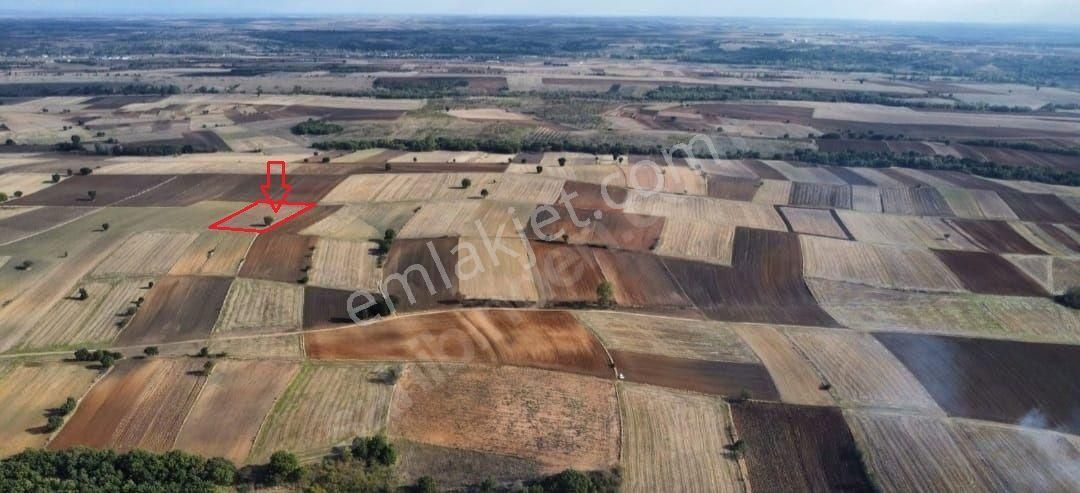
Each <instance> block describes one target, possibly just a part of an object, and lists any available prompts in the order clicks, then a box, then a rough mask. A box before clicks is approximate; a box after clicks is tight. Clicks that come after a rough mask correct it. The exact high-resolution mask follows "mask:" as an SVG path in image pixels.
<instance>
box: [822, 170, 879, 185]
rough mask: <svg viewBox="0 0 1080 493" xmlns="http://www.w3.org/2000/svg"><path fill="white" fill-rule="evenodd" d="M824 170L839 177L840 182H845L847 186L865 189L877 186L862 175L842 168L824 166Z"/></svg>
mask: <svg viewBox="0 0 1080 493" xmlns="http://www.w3.org/2000/svg"><path fill="white" fill-rule="evenodd" d="M824 168H825V169H827V170H829V173H832V174H834V175H836V176H837V177H839V178H840V179H841V180H844V181H845V182H847V184H848V185H862V186H866V187H876V186H877V184H876V183H874V182H872V181H870V180H868V179H866V177H864V176H863V175H860V174H858V173H856V172H854V171H852V170H851V169H849V168H845V167H843V166H825V167H824Z"/></svg>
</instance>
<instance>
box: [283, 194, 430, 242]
mask: <svg viewBox="0 0 1080 493" xmlns="http://www.w3.org/2000/svg"><path fill="white" fill-rule="evenodd" d="M418 207H420V204H419V203H413V202H401V203H394V204H385V203H384V204H351V205H346V206H344V207H342V208H341V209H340V210H338V211H336V212H334V213H333V214H330V215H329V216H328V217H326V218H325V219H323V220H321V221H319V222H316V223H314V224H312V225H311V226H309V227H307V228H305V229H304V230H302V231H301V234H305V235H308V236H318V237H320V238H332V239H339V240H353V241H361V240H370V239H372V238H381V237H382V235H383V233H384V232H385V231H386V230H387V229H393V230H394V231H400V230H401V228H402V227H404V226H405V223H406V222H408V220H409V218H410V217H412V215H413V212H414V211H415V210H416V209H417V208H418Z"/></svg>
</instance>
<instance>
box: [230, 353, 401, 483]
mask: <svg viewBox="0 0 1080 493" xmlns="http://www.w3.org/2000/svg"><path fill="white" fill-rule="evenodd" d="M390 368H397V367H396V366H394V365H385V364H366V365H363V364H351V365H339V364H305V365H304V366H302V367H301V368H300V371H299V373H297V374H296V377H295V378H292V381H291V382H289V384H288V387H287V388H286V389H285V391H284V393H283V394H282V395H281V398H280V399H278V400H277V402H276V403H275V404H274V408H273V410H272V411H271V413H270V415H269V416H267V418H266V421H265V423H264V424H263V426H262V429H261V430H260V431H259V436H258V438H257V439H256V440H255V445H254V446H253V447H252V449H251V454H250V456H249V458H248V462H250V463H254V464H262V463H265V462H266V460H267V459H268V458H269V457H270V454H272V453H274V452H275V451H277V450H290V451H293V452H295V453H297V454H300V455H302V456H304V457H310V456H316V457H319V456H322V455H325V454H326V453H327V452H328V451H329V450H330V448H331V447H333V446H335V445H339V444H342V443H347V442H349V441H351V440H352V439H353V438H355V437H358V436H372V435H375V434H377V433H379V432H380V431H382V430H383V429H384V428H385V427H386V413H387V407H388V406H389V405H390V396H391V394H392V393H393V390H394V386H393V385H388V384H386V383H383V382H382V381H381V379H382V378H383V377H382V375H384V374H385V373H386V372H387V371H388V370H389V369H390Z"/></svg>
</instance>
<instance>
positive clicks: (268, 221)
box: [263, 216, 274, 226]
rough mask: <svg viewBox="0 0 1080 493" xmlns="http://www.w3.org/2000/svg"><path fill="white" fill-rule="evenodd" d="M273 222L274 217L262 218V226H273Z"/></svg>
mask: <svg viewBox="0 0 1080 493" xmlns="http://www.w3.org/2000/svg"><path fill="white" fill-rule="evenodd" d="M273 222H274V217H273V216H263V226H269V225H271V224H273Z"/></svg>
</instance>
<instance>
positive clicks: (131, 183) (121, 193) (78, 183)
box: [10, 169, 257, 207]
mask: <svg viewBox="0 0 1080 493" xmlns="http://www.w3.org/2000/svg"><path fill="white" fill-rule="evenodd" d="M75 172H76V173H78V169H76V170H75ZM171 178H173V177H172V176H168V175H89V176H74V177H71V178H69V179H66V180H64V181H61V182H60V183H57V184H56V185H53V186H51V187H48V188H45V189H43V190H40V191H38V192H35V193H32V194H30V195H27V196H25V197H22V198H20V199H16V200H13V201H11V202H10V204H11V205H78V206H92V207H104V206H107V205H114V203H115V202H117V201H120V200H122V199H125V198H127V197H130V196H132V195H135V194H137V193H139V192H142V191H144V190H147V189H150V188H153V187H154V186H156V185H160V184H162V183H165V182H166V181H168V180H169V179H171ZM91 190H93V191H95V192H97V195H96V196H95V198H94V200H90V196H89V195H88V192H89V191H91ZM256 190H257V189H256ZM115 205H125V204H124V203H123V202H121V203H119V204H115Z"/></svg>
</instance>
